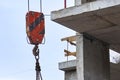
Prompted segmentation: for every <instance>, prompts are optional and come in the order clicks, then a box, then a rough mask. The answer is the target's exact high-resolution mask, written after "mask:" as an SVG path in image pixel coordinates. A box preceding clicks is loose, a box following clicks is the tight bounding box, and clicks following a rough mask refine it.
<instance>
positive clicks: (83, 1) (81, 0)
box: [75, 0, 96, 6]
mask: <svg viewBox="0 0 120 80" xmlns="http://www.w3.org/2000/svg"><path fill="white" fill-rule="evenodd" d="M92 1H96V0H75V5H76V6H78V5H81V4H84V3H87V2H92Z"/></svg>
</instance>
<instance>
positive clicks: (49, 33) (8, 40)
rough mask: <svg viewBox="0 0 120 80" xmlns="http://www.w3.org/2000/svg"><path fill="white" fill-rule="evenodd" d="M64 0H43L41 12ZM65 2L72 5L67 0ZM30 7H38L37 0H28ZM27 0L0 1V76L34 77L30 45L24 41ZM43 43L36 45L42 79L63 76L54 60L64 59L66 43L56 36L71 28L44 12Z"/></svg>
mask: <svg viewBox="0 0 120 80" xmlns="http://www.w3.org/2000/svg"><path fill="white" fill-rule="evenodd" d="M63 1H64V0H52V1H50V0H43V13H44V14H47V15H50V12H51V11H54V10H59V9H62V8H63V6H64V5H63ZM68 1H69V3H68V6H71V5H73V2H70V1H72V0H68ZM30 10H34V11H39V0H30ZM26 13H27V0H1V1H0V46H1V48H0V80H35V70H34V67H35V59H34V56H33V55H32V49H33V46H32V45H29V44H28V43H27V41H26V28H25V27H26V25H25V24H26V22H25V15H26ZM45 27H46V28H45V29H46V31H45V32H46V34H45V37H46V43H45V45H40V46H39V49H40V63H41V68H42V75H43V79H44V80H64V77H63V75H64V73H63V72H62V71H60V70H58V62H61V61H65V60H66V58H65V57H64V52H63V50H64V48H66V43H65V42H61V41H60V39H61V38H63V37H66V36H71V35H75V32H74V31H72V30H70V29H68V28H65V27H63V26H62V25H59V24H57V23H55V22H53V21H51V19H50V16H45Z"/></svg>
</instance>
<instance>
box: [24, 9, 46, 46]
mask: <svg viewBox="0 0 120 80" xmlns="http://www.w3.org/2000/svg"><path fill="white" fill-rule="evenodd" d="M44 23H45V21H44V14H43V13H41V12H34V11H29V12H27V14H26V33H27V37H28V38H29V42H30V44H33V45H38V44H41V43H42V40H43V38H44V34H45V24H44Z"/></svg>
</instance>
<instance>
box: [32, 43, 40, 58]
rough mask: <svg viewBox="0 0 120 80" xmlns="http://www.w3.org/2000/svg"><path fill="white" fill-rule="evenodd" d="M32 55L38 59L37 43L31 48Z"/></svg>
mask: <svg viewBox="0 0 120 80" xmlns="http://www.w3.org/2000/svg"><path fill="white" fill-rule="evenodd" d="M33 55H34V56H35V59H36V60H37V59H39V49H38V45H35V47H34V48H33Z"/></svg>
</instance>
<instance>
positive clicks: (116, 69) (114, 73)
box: [59, 60, 120, 80]
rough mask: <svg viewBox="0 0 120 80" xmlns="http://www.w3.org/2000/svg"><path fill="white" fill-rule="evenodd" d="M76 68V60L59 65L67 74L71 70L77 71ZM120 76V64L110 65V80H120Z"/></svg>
mask: <svg viewBox="0 0 120 80" xmlns="http://www.w3.org/2000/svg"><path fill="white" fill-rule="evenodd" d="M68 64H69V65H68ZM76 66H77V64H76V60H72V61H69V62H68V63H67V62H61V63H59V69H60V70H63V71H67V72H69V71H71V70H75V69H76ZM75 74H76V73H75ZM119 74H120V64H113V63H110V80H120V77H118V76H119Z"/></svg>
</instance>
